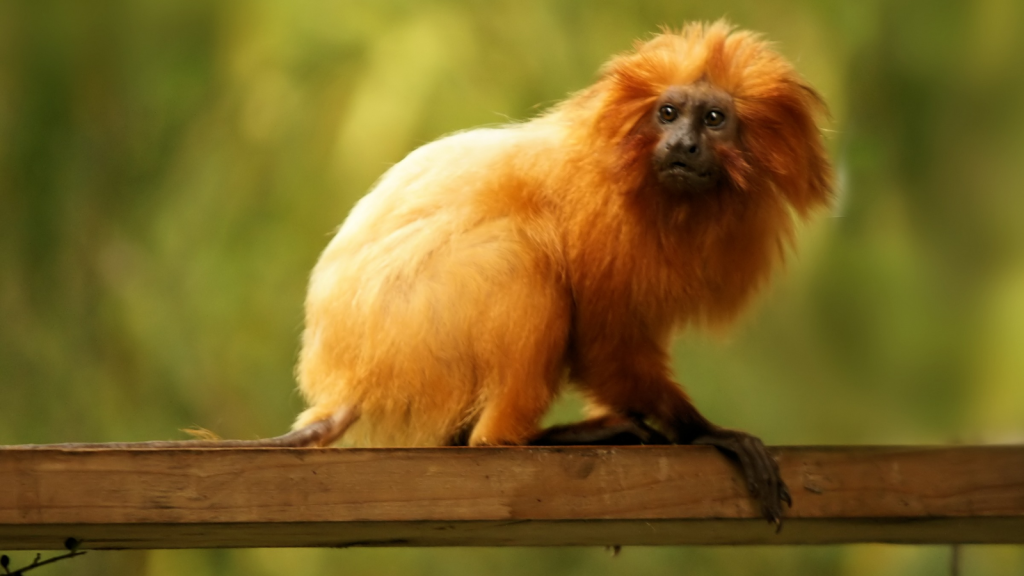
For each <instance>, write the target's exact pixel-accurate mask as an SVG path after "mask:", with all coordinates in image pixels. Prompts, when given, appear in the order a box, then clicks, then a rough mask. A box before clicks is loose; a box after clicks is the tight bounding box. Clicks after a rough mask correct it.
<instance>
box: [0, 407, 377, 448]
mask: <svg viewBox="0 0 1024 576" xmlns="http://www.w3.org/2000/svg"><path fill="white" fill-rule="evenodd" d="M360 413H361V412H360V410H359V407H358V406H344V407H342V408H340V409H338V410H337V411H335V412H334V414H332V415H331V416H329V417H327V418H325V419H323V420H318V421H316V422H313V423H311V424H308V425H306V426H303V427H302V428H299V429H298V430H293V431H291V432H289V433H287V434H282V435H281V436H275V437H273V438H263V439H258V440H153V441H149V442H68V443H64V444H19V445H16V446H4V447H3V448H4V449H5V450H80V449H90V448H101V449H115V450H120V449H130V450H161V449H166V448H301V447H304V446H314V447H315V446H330V445H331V444H333V443H334V442H335V441H336V440H337V439H338V438H341V435H342V434H344V433H345V431H346V430H348V429H349V427H350V426H352V425H353V424H355V423H356V420H358V419H359V415H360Z"/></svg>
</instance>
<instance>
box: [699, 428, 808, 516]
mask: <svg viewBox="0 0 1024 576" xmlns="http://www.w3.org/2000/svg"><path fill="white" fill-rule="evenodd" d="M693 443H694V444H706V445H709V446H714V447H716V448H718V449H719V450H722V451H723V452H725V454H726V456H728V457H730V458H731V459H732V460H734V461H736V462H738V464H739V466H740V469H741V470H742V472H743V477H744V478H745V479H746V481H747V489H748V490H749V491H750V495H751V496H752V497H753V498H754V500H756V501H757V502H758V503H759V504H760V506H761V514H762V515H763V516H764V517H765V519H767V520H768V522H770V523H772V524H775V531H776V532H778V531H780V530H782V512H783V506H782V504H783V502H785V503H786V504H788V505H789V507H790V508H792V507H793V498H792V497H791V496H790V494H789V488H788V487H787V486H786V483H785V482H783V481H782V475H781V474H780V473H779V465H778V463H776V462H775V459H774V458H772V455H771V454H770V453H769V452H768V449H767V448H766V447H765V445H764V443H763V442H761V440H760V439H759V438H757V437H756V436H751V435H750V434H747V433H746V432H740V431H738V430H726V429H717V430H713V431H712V432H710V433H708V434H705V435H704V436H700V437H698V438H696V439H695V440H694V441H693Z"/></svg>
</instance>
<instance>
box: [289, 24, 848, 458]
mask: <svg viewBox="0 0 1024 576" xmlns="http://www.w3.org/2000/svg"><path fill="white" fill-rule="evenodd" d="M698 81H703V82H709V83H711V84H712V85H714V86H717V87H719V88H721V89H724V90H725V91H726V92H728V93H729V95H731V97H732V98H733V101H734V104H735V110H736V115H737V116H738V119H739V122H740V129H739V130H740V132H739V140H740V143H741V146H740V147H739V149H738V150H735V149H722V150H718V153H719V158H720V161H721V162H722V163H723V164H724V166H725V168H726V178H725V179H724V181H723V183H722V185H721V186H720V187H719V189H718V190H716V191H715V193H713V194H705V195H699V196H694V195H683V196H680V195H678V194H666V193H665V192H664V191H663V190H661V189H660V188H659V186H658V182H657V180H656V179H655V178H653V176H652V170H651V164H650V160H649V158H650V156H651V148H652V146H653V145H654V140H653V139H652V136H651V134H650V130H649V129H648V128H647V122H648V121H647V120H646V118H648V116H649V114H650V113H651V107H652V106H654V105H655V102H656V100H657V99H658V98H659V95H661V94H662V93H663V92H664V91H665V90H666V89H668V88H669V87H672V86H680V85H687V84H691V83H694V82H698ZM823 111H824V105H823V104H822V101H821V99H820V98H819V97H818V95H817V94H816V93H815V92H814V90H813V89H811V88H810V87H809V86H808V85H807V84H806V83H805V82H804V81H803V80H802V79H801V78H800V77H799V76H798V75H797V74H796V73H795V72H794V70H793V68H792V67H791V66H790V65H789V64H788V63H787V62H786V61H785V60H784V59H783V58H782V57H781V56H779V55H778V54H777V53H775V52H774V51H772V50H771V48H770V46H769V45H768V44H767V43H766V42H764V41H763V40H761V39H760V38H759V37H758V36H756V35H754V34H751V33H748V32H739V31H733V30H732V29H731V28H730V26H728V25H727V24H724V23H722V22H719V23H715V24H710V25H699V24H695V25H690V26H687V27H686V28H685V29H683V30H682V31H681V32H679V33H671V32H665V33H663V34H660V35H658V36H656V37H654V38H653V39H652V40H650V41H648V42H645V43H641V44H638V45H637V46H636V47H635V50H634V51H633V52H631V53H628V54H624V55H621V56H618V57H616V58H614V59H612V60H611V61H610V62H609V63H608V64H607V65H606V67H605V68H604V70H603V74H602V76H601V78H600V79H599V80H598V81H597V82H596V84H594V85H593V86H591V87H590V88H587V89H585V90H583V91H581V92H579V93H577V94H575V95H574V96H572V97H571V98H569V99H568V100H566V101H565V102H563V103H561V104H559V105H558V106H556V107H554V108H553V109H552V110H550V111H548V112H547V113H545V114H543V115H542V116H540V117H538V118H535V119H533V120H531V121H529V122H526V123H522V124H513V125H509V126H505V127H502V128H497V129H479V130H472V131H468V132H463V133H459V134H455V135H452V136H448V137H445V138H442V139H440V140H438V141H436V142H433V143H431V144H427V145H426V146H423V147H422V148H419V149H418V150H416V151H414V152H413V153H411V154H409V156H408V157H406V158H405V159H404V160H402V161H401V162H399V163H398V164H396V165H395V166H394V167H393V168H391V169H390V170H389V171H388V172H387V173H386V174H384V176H383V177H382V178H381V180H380V181H379V183H378V184H377V185H376V186H375V187H374V188H373V190H372V191H371V192H370V193H369V194H368V195H367V196H366V197H365V198H363V199H362V200H361V201H360V202H359V203H358V205H356V207H355V208H354V209H353V210H352V212H351V214H350V215H349V217H348V219H347V220H346V221H345V223H344V224H343V225H342V227H341V229H340V230H339V232H338V234H337V236H335V237H334V239H333V240H332V241H331V242H330V244H329V245H328V246H327V248H326V249H325V250H324V252H323V255H322V256H321V258H320V261H319V262H318V263H317V265H316V267H315V269H314V270H313V274H312V279H311V281H310V286H309V294H308V297H307V301H306V329H305V333H304V335H303V342H302V352H301V356H300V360H299V364H298V368H297V375H298V380H299V387H300V389H301V391H302V393H303V395H304V396H305V398H306V400H307V401H308V403H309V406H310V408H309V409H308V410H306V411H305V412H304V413H303V414H302V415H301V416H300V417H299V418H298V421H297V422H296V424H295V426H296V428H301V427H303V426H306V425H309V424H311V423H314V422H318V421H322V420H324V419H326V418H329V417H330V416H331V415H332V414H334V413H335V412H337V411H338V410H339V409H341V408H344V407H351V406H357V407H358V408H359V409H360V410H361V412H362V417H361V418H360V419H359V421H358V422H357V424H356V425H355V426H353V428H352V429H351V430H350V431H349V433H348V434H347V435H346V441H347V442H348V443H352V444H357V445H375V446H421V445H439V444H445V443H448V442H450V441H451V440H452V438H454V437H456V436H457V435H458V434H459V433H460V432H461V431H463V430H471V435H470V437H469V439H470V443H471V444H475V445H479V444H521V443H524V442H527V441H529V439H530V438H531V437H533V436H534V435H536V434H537V433H538V422H539V421H540V419H541V417H542V416H543V414H544V413H545V412H546V410H547V409H548V407H549V405H550V403H551V401H552V399H553V398H554V397H555V395H556V394H558V392H559V390H560V389H561V388H562V387H563V386H564V385H565V384H566V383H567V382H570V381H571V382H572V383H573V384H574V385H577V386H579V388H580V389H581V390H583V391H584V393H585V394H586V395H587V397H588V399H589V400H590V402H591V403H592V405H593V411H594V412H595V413H599V414H600V413H619V414H627V413H630V414H631V413H639V414H643V415H647V416H651V417H653V418H655V419H656V420H658V421H659V422H669V421H671V420H672V419H673V418H676V419H678V418H680V417H683V416H681V415H685V414H687V413H689V411H693V408H692V406H690V404H689V402H688V400H687V398H686V396H685V394H684V393H683V392H682V390H681V389H680V388H679V386H678V385H676V384H674V383H673V382H672V380H671V378H670V374H669V368H668V354H667V351H666V350H667V345H668V341H669V338H670V335H671V333H672V331H673V329H674V328H678V327H680V326H683V325H686V324H694V323H695V324H699V325H704V326H717V325H724V324H726V323H728V322H729V321H731V320H733V319H734V318H735V317H736V316H737V314H738V313H739V312H740V311H741V310H742V309H743V308H744V306H745V305H746V304H747V303H748V302H749V301H750V299H751V297H752V296H753V295H754V294H755V293H756V292H757V291H758V289H760V288H761V287H762V286H763V285H764V284H765V282H766V281H767V280H768V277H769V275H770V273H771V271H772V270H773V269H774V268H775V267H776V266H777V265H778V264H779V263H780V261H781V260H782V257H783V253H784V250H785V249H786V247H787V245H788V243H789V242H790V241H791V239H792V236H793V226H794V220H795V219H796V218H806V217H807V216H808V215H809V214H811V213H812V212H813V211H814V209H816V208H819V207H823V206H826V205H827V204H828V202H829V200H830V193H829V187H830V179H831V169H830V167H829V164H828V161H827V159H826V156H825V151H824V147H823V143H822V138H821V136H820V134H819V132H818V129H817V127H816V124H815V115H816V114H818V113H820V112H823ZM694 413H695V412H694Z"/></svg>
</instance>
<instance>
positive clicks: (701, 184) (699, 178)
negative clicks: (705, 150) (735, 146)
mask: <svg viewBox="0 0 1024 576" xmlns="http://www.w3.org/2000/svg"><path fill="white" fill-rule="evenodd" d="M658 179H659V180H661V183H662V184H664V185H666V186H670V187H673V188H686V189H688V190H704V189H707V188H710V187H712V186H713V185H714V184H715V182H716V181H717V180H718V175H717V173H716V171H715V170H712V169H709V168H707V167H700V166H694V165H692V164H687V163H686V162H682V161H680V160H675V161H673V162H670V163H668V164H665V165H662V167H661V170H659V171H658Z"/></svg>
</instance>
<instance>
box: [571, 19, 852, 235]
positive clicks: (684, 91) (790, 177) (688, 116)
mask: <svg viewBox="0 0 1024 576" xmlns="http://www.w3.org/2000/svg"><path fill="white" fill-rule="evenodd" d="M590 95H591V96H597V101H598V102H599V103H600V104H599V109H598V110H597V120H596V124H595V128H596V129H597V137H598V139H599V140H601V141H604V142H605V143H606V144H607V145H609V146H612V147H616V148H617V149H618V150H619V151H620V153H621V154H620V156H621V157H622V158H623V162H624V164H623V165H622V166H621V167H620V168H621V169H622V170H625V171H630V172H632V173H633V174H634V175H636V176H637V177H638V178H641V177H642V178H644V179H645V180H646V181H654V182H657V183H658V185H659V187H660V188H661V189H663V191H664V193H666V194H677V195H681V196H683V197H692V196H695V195H708V194H716V193H722V192H726V191H729V192H737V193H740V194H747V195H761V196H762V197H764V196H766V195H771V197H773V198H777V199H778V200H780V201H782V202H784V203H786V204H788V205H789V206H791V207H792V208H793V209H794V210H795V211H796V212H797V213H798V214H799V215H800V216H806V215H808V213H809V212H810V211H812V210H813V209H814V208H817V207H820V206H824V205H827V204H828V202H829V201H830V199H831V192H830V190H831V180H832V169H831V166H830V165H829V162H828V158H827V156H826V154H825V146H824V142H823V140H822V136H821V133H820V132H819V130H818V127H817V124H816V122H815V118H816V117H817V116H819V115H823V114H826V113H827V110H826V107H825V104H824V102H823V100H822V99H821V97H820V96H819V95H818V93H817V92H815V91H814V89H813V88H811V87H810V86H809V85H808V84H807V83H806V82H805V81H804V80H803V79H802V78H800V76H799V75H798V74H797V73H796V71H795V70H794V69H793V67H792V66H791V65H790V64H789V63H788V62H787V61H786V60H785V59H784V58H783V57H782V56H781V55H779V54H778V53H777V52H775V51H774V50H772V49H771V46H770V44H769V43H768V42H766V41H764V40H762V39H761V38H760V37H759V36H757V35H755V34H753V33H750V32H742V31H734V30H733V28H732V26H730V25H729V24H726V23H725V22H721V21H720V22H716V23H714V24H709V25H704V24H691V25H689V26H687V27H686V28H684V29H683V30H682V32H680V33H671V32H665V33H662V34H659V35H658V36H656V37H654V38H653V39H651V40H649V41H647V42H644V43H641V44H638V45H637V46H636V48H635V50H634V52H632V53H628V54H624V55H621V56H618V57H616V58H614V59H612V60H611V62H609V63H608V65H607V66H606V67H605V69H604V74H603V77H602V79H601V81H600V82H598V84H597V85H595V87H594V91H593V92H591V93H590Z"/></svg>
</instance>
